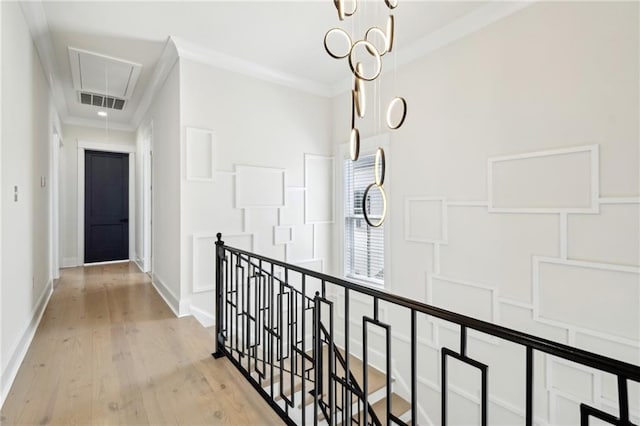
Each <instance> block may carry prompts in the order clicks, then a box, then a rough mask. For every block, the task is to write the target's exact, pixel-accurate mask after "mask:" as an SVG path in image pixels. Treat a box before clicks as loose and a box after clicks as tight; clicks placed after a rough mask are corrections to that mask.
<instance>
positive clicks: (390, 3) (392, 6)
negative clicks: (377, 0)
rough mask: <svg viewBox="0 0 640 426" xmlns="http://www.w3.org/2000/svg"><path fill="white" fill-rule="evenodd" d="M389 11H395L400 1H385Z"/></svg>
mask: <svg viewBox="0 0 640 426" xmlns="http://www.w3.org/2000/svg"><path fill="white" fill-rule="evenodd" d="M384 2H385V3H386V4H387V7H388V8H389V9H395V8H396V7H398V0H384Z"/></svg>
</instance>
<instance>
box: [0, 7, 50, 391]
mask: <svg viewBox="0 0 640 426" xmlns="http://www.w3.org/2000/svg"><path fill="white" fill-rule="evenodd" d="M0 8H1V10H2V17H1V18H2V21H1V22H2V25H1V31H2V37H1V38H2V98H1V102H2V172H1V173H2V185H3V188H2V194H4V196H5V197H4V198H3V199H2V201H1V203H2V205H1V210H2V231H1V232H2V260H1V262H2V267H1V270H2V279H1V281H0V285H1V289H0V292H1V293H2V306H1V308H0V316H1V317H2V320H1V324H2V335H1V336H2V339H1V342H0V367H1V371H2V377H1V380H0V387H1V388H0V401H4V398H5V396H6V394H7V392H8V391H9V386H10V385H11V382H12V381H13V378H14V377H15V374H16V373H17V369H18V367H19V365H20V362H21V361H22V358H23V356H24V354H25V352H26V350H27V348H28V345H29V343H30V341H31V338H32V336H33V333H34V332H35V325H36V324H37V321H38V319H39V317H40V315H41V313H42V312H43V310H44V307H45V306H46V302H47V301H48V297H49V295H50V294H51V290H52V282H51V268H50V264H49V263H50V259H49V248H50V245H49V241H50V240H49V238H50V229H49V197H50V186H49V177H50V170H49V167H50V152H51V135H52V129H53V128H54V127H55V126H58V124H57V116H56V113H55V111H52V110H51V105H52V103H51V102H50V99H51V98H50V94H49V88H48V86H47V79H46V77H45V75H44V72H43V69H42V66H41V64H40V61H39V58H38V54H37V51H36V49H35V46H34V45H33V42H32V39H31V35H30V34H29V30H28V27H27V24H26V22H25V20H24V17H23V14H22V11H21V9H20V4H19V3H15V2H13V3H7V2H3V3H2V4H1V5H0ZM58 130H60V129H59V127H58ZM42 177H44V178H46V179H47V183H46V185H44V186H41V178H42ZM16 186H17V188H18V200H17V201H14V187H16Z"/></svg>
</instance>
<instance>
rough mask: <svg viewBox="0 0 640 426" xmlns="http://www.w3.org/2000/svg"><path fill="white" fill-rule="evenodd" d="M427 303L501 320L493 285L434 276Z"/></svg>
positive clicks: (428, 286)
mask: <svg viewBox="0 0 640 426" xmlns="http://www.w3.org/2000/svg"><path fill="white" fill-rule="evenodd" d="M427 283H428V284H427V303H428V304H431V305H435V306H438V307H441V308H444V309H447V310H450V311H453V312H458V313H460V314H463V315H467V316H470V317H474V318H478V319H481V320H484V321H489V322H495V323H497V322H499V314H498V295H497V290H496V289H495V288H492V287H488V286H484V285H479V284H475V283H471V282H468V281H461V280H454V279H451V278H446V277H443V276H432V277H431V278H430V279H429V280H428V282H427Z"/></svg>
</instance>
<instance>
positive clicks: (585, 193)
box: [488, 145, 599, 213]
mask: <svg viewBox="0 0 640 426" xmlns="http://www.w3.org/2000/svg"><path fill="white" fill-rule="evenodd" d="M598 167H599V155H598V145H587V146H580V147H574V148H567V149H557V150H549V151H540V152H530V153H526V154H519V155H511V156H503V157H493V158H489V160H488V194H489V211H490V212H496V213H498V212H505V213H560V212H567V213H598V206H599V204H598V198H599V169H598Z"/></svg>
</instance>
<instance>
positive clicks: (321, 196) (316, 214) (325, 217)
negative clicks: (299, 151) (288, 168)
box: [304, 154, 335, 223]
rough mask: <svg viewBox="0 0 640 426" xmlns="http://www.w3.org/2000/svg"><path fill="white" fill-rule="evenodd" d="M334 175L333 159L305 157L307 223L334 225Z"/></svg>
mask: <svg viewBox="0 0 640 426" xmlns="http://www.w3.org/2000/svg"><path fill="white" fill-rule="evenodd" d="M334 175H335V169H334V163H333V157H325V156H321V155H310V154H305V155H304V186H305V188H306V193H305V198H304V200H305V204H304V222H305V223H333V220H334V218H333V215H334V208H333V201H334V196H333V187H334ZM327 200H330V201H329V202H327Z"/></svg>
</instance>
